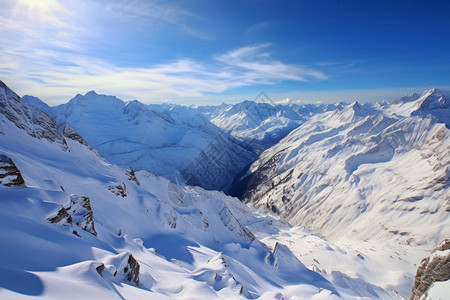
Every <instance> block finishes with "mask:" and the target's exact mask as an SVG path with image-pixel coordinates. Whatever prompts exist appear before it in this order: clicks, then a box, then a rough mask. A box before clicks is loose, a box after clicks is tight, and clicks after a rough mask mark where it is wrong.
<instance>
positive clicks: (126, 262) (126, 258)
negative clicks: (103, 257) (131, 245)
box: [106, 252, 141, 286]
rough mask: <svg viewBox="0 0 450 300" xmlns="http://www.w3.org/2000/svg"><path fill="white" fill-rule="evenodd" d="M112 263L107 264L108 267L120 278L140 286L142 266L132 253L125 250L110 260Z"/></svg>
mask: <svg viewBox="0 0 450 300" xmlns="http://www.w3.org/2000/svg"><path fill="white" fill-rule="evenodd" d="M110 263H111V265H108V264H107V265H106V268H107V269H108V270H109V271H110V272H111V273H112V275H113V276H114V277H115V278H117V279H118V280H120V281H122V280H127V281H129V282H130V283H132V284H134V285H136V286H139V285H140V283H139V270H140V268H141V266H140V265H139V263H138V261H137V260H136V259H135V258H134V256H133V255H132V254H131V253H128V252H123V253H120V254H119V255H118V256H116V257H114V258H113V259H112V261H111V262H110Z"/></svg>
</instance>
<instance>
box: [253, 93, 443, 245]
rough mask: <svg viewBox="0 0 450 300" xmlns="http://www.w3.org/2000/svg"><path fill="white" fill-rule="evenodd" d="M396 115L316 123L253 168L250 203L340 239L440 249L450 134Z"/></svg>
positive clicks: (353, 111)
mask: <svg viewBox="0 0 450 300" xmlns="http://www.w3.org/2000/svg"><path fill="white" fill-rule="evenodd" d="M427 95H428V96H431V95H433V93H427ZM417 101H421V103H423V101H424V99H422V98H420V99H419V100H417ZM413 103H415V102H413ZM415 105H419V106H420V104H419V103H415ZM393 106H395V104H394V105H393ZM393 109H394V108H393V107H390V108H389V114H388V115H387V114H386V113H385V112H384V111H383V110H379V109H375V108H373V107H372V106H368V105H365V106H364V105H360V104H358V103H357V102H356V103H353V104H351V105H349V106H347V107H345V108H344V109H342V110H340V111H338V110H337V111H334V112H327V113H324V114H321V115H316V116H313V117H312V118H310V119H309V120H308V121H307V122H306V123H305V124H303V125H302V126H300V127H299V128H297V129H296V130H294V131H292V132H291V133H290V134H289V135H288V136H287V137H286V138H284V139H283V140H282V141H280V142H279V143H278V144H277V145H275V146H274V147H272V148H270V149H268V150H266V151H265V152H264V153H263V154H262V155H261V156H260V158H259V159H258V160H257V161H256V162H254V163H253V164H252V165H251V166H250V171H251V173H252V174H253V176H254V177H255V178H259V181H257V182H256V183H257V184H256V186H255V187H254V188H253V189H251V190H250V191H248V192H247V195H246V197H247V198H246V201H248V202H250V203H253V204H255V205H256V206H257V207H262V208H266V209H273V210H274V211H277V212H278V213H279V214H280V215H282V216H283V217H285V218H286V219H287V220H288V221H290V222H291V223H293V224H296V225H303V226H306V227H308V228H310V229H312V230H315V231H316V232H319V233H321V234H323V235H325V236H326V237H328V238H330V239H332V240H337V239H338V238H343V237H347V238H356V239H359V240H366V239H392V240H397V241H399V242H400V243H403V244H412V245H426V246H429V247H433V246H435V245H437V244H438V243H439V242H440V241H441V240H442V239H443V238H445V237H448V236H450V218H449V212H450V198H449V173H450V169H449V165H450V131H449V129H448V128H446V126H445V124H443V123H438V122H435V121H434V120H433V119H430V118H422V117H419V116H406V117H401V116H399V114H395V116H396V117H395V116H394V114H393V113H392V112H393ZM261 178H262V179H261ZM244 196H245V195H244Z"/></svg>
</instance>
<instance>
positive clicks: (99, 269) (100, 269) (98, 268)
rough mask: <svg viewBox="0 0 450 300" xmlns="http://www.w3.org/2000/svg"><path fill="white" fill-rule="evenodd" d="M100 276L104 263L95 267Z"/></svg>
mask: <svg viewBox="0 0 450 300" xmlns="http://www.w3.org/2000/svg"><path fill="white" fill-rule="evenodd" d="M95 269H96V270H97V272H98V274H99V275H100V276H102V277H103V270H104V269H105V264H101V265H100V266H98V267H97V268H95Z"/></svg>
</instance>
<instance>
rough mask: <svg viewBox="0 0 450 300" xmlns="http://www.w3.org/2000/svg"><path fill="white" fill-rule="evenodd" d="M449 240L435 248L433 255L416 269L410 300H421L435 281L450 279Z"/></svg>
mask: <svg viewBox="0 0 450 300" xmlns="http://www.w3.org/2000/svg"><path fill="white" fill-rule="evenodd" d="M449 249H450V239H448V238H446V239H445V240H444V241H443V242H441V244H440V245H439V246H438V247H437V248H436V251H435V252H434V253H433V255H431V256H429V257H427V258H424V259H423V260H422V262H421V263H420V266H419V268H417V273H416V279H415V282H414V286H413V290H412V295H411V298H410V299H411V300H418V299H422V297H423V296H424V295H425V298H426V293H427V290H428V289H429V288H430V286H431V285H432V284H433V283H434V282H436V281H447V280H449V279H450V251H448V250H449Z"/></svg>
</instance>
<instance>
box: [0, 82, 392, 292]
mask: <svg viewBox="0 0 450 300" xmlns="http://www.w3.org/2000/svg"><path fill="white" fill-rule="evenodd" d="M108 101H109V100H108ZM115 103H116V104H117V107H118V108H120V107H121V106H122V104H121V102H120V101H116V102H115ZM99 105H101V103H99ZM109 105H110V104H108V107H109ZM0 107H1V112H0V126H1V133H0V155H1V156H0V157H1V159H0V172H1V173H0V175H1V176H0V178H3V179H4V178H7V179H6V180H4V181H0V182H1V183H2V184H0V195H1V197H0V240H1V245H2V246H1V247H0V298H3V299H22V298H27V297H37V296H39V297H43V298H46V299H80V298H82V299H94V298H95V299H143V298H148V297H150V298H152V299H153V298H155V299H217V298H221V299H241V298H247V299H252V298H258V297H260V298H261V299H275V298H278V299H281V298H292V297H300V298H305V299H312V298H318V299H339V298H341V299H360V298H361V297H365V298H381V299H395V294H394V293H390V292H386V291H385V290H383V289H381V288H379V287H377V286H375V285H373V284H370V283H367V282H366V281H365V280H363V279H361V278H360V277H359V276H358V275H355V276H353V278H351V277H350V276H348V275H346V274H345V272H343V270H339V269H336V268H337V267H336V266H335V265H334V264H327V263H326V261H322V265H320V267H322V269H321V270H319V269H318V267H317V265H318V264H319V262H318V261H317V259H316V258H314V256H311V255H312V254H311V253H310V255H309V256H308V257H309V259H311V260H312V261H314V264H315V267H314V266H311V267H310V268H311V269H313V270H311V269H308V268H307V267H305V265H304V264H303V263H301V262H300V261H299V260H298V258H297V257H296V256H295V255H294V254H293V253H292V252H291V250H290V249H289V248H288V247H287V246H285V245H283V244H282V243H281V239H282V238H283V237H286V236H287V235H286V233H287V232H290V234H291V235H293V236H296V237H298V238H299V239H304V238H309V241H308V245H309V246H308V247H310V249H311V247H312V248H314V249H316V250H317V251H312V252H314V255H316V254H317V255H319V256H322V257H327V253H329V254H330V255H334V256H335V257H339V259H338V261H340V262H346V263H349V262H352V263H351V264H352V267H353V268H354V267H355V266H356V267H359V268H360V269H364V265H365V263H366V261H365V260H362V259H361V258H360V257H361V254H360V253H357V252H355V251H352V250H345V251H344V250H342V249H340V248H339V247H337V246H335V245H333V244H332V243H329V242H326V241H324V240H323V239H321V238H320V237H318V236H316V235H313V234H311V233H308V232H306V231H305V230H302V229H300V228H291V227H290V226H289V225H288V224H286V223H284V222H282V221H279V220H277V219H274V218H272V217H270V216H268V215H266V214H263V213H260V212H257V211H256V210H254V209H252V208H250V207H247V206H246V205H244V204H243V203H242V202H240V201H239V200H238V199H236V198H232V197H228V196H225V195H224V194H223V193H221V192H216V191H205V190H203V189H201V188H198V187H182V186H178V185H176V184H174V183H172V182H170V181H169V180H167V179H164V178H162V177H157V176H155V175H152V174H150V173H148V172H146V171H139V172H134V171H133V170H131V169H129V168H126V167H122V166H118V165H113V164H110V163H109V162H107V161H106V160H105V159H103V158H102V157H100V156H99V155H98V153H97V152H96V151H94V150H93V149H92V148H90V147H89V146H88V145H87V144H86V142H84V139H83V138H82V137H81V136H80V135H79V134H78V133H77V132H76V131H75V130H74V129H73V128H69V129H67V128H68V127H67V126H66V127H60V130H62V131H63V132H66V133H67V134H64V135H63V134H61V133H60V131H59V130H58V128H57V126H56V122H54V121H53V120H52V118H50V117H49V116H48V115H47V114H46V113H44V112H42V111H40V110H39V109H37V108H35V107H33V106H30V105H28V104H27V103H24V102H23V101H22V100H21V99H20V97H19V96H17V95H16V94H15V93H14V92H12V91H11V90H10V89H9V88H8V87H6V85H4V84H3V83H1V86H0ZM84 113H86V111H84ZM71 115H75V116H76V114H71ZM97 116H98V113H97ZM114 116H117V115H113V116H109V117H108V118H107V119H108V120H111V117H114ZM119 116H120V115H119ZM98 117H99V118H100V117H101V116H98ZM66 129H67V130H66ZM92 130H95V128H92ZM86 140H87V139H86ZM19 177H20V178H19ZM277 236H278V237H277ZM263 240H264V243H263V242H262V241H263ZM278 240H279V241H280V242H278ZM323 245H326V247H325V248H324V247H323ZM367 261H368V262H369V261H370V260H369V258H367ZM340 267H341V268H344V267H345V265H344V264H341V265H340ZM327 268H330V269H328V271H327V270H326V269H327ZM373 272H379V270H373Z"/></svg>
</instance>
